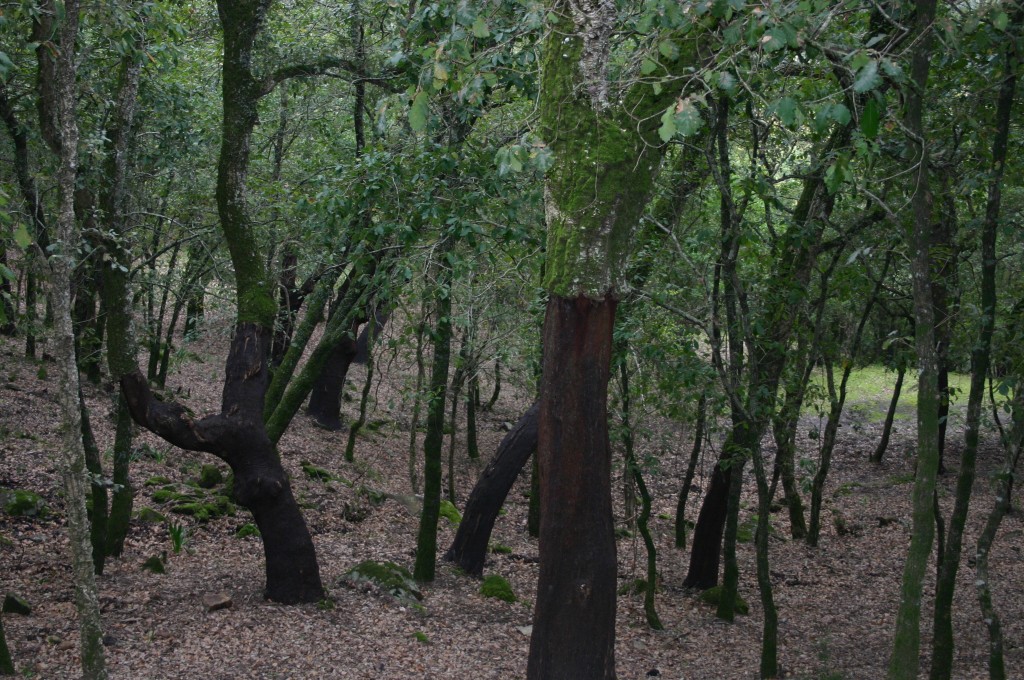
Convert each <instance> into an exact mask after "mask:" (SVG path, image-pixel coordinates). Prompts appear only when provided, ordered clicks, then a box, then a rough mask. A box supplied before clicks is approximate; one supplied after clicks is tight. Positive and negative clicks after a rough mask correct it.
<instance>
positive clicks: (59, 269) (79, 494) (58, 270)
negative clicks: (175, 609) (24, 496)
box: [44, 0, 107, 680]
mask: <svg viewBox="0 0 1024 680" xmlns="http://www.w3.org/2000/svg"><path fill="white" fill-rule="evenodd" d="M51 10H53V7H52V5H49V6H47V7H46V8H45V10H44V11H46V12H49V11H51ZM64 12H65V14H64V18H63V21H62V22H61V24H60V26H59V35H60V51H59V55H58V57H57V58H56V60H55V62H54V64H53V77H54V83H53V91H54V95H55V97H56V99H57V100H56V107H57V109H56V123H57V130H56V132H55V134H56V139H55V141H56V144H57V148H58V150H59V158H60V168H59V170H58V174H57V179H58V182H57V190H58V204H57V205H58V212H57V219H56V226H57V230H56V237H57V238H56V241H57V245H58V248H57V252H56V253H55V255H54V257H52V258H51V259H50V274H51V282H52V285H53V288H52V292H51V295H50V301H51V303H52V305H53V319H54V326H53V348H54V358H55V360H56V364H57V372H58V376H59V383H60V389H59V390H58V398H57V401H58V403H59V404H60V410H61V430H62V433H63V440H64V445H63V447H62V451H61V455H60V457H59V460H60V470H61V477H62V478H63V481H64V495H65V499H66V510H65V512H66V516H67V524H68V539H69V540H70V543H71V561H72V565H71V566H72V573H73V579H74V588H75V606H76V608H77V610H78V617H79V641H80V645H81V648H80V654H81V659H82V675H83V677H85V678H87V679H88V680H97V679H102V678H106V677H107V670H106V660H105V657H104V653H103V642H102V638H103V630H102V626H101V622H100V608H99V597H98V593H97V589H96V576H95V574H94V573H93V568H94V565H93V559H92V543H91V540H90V536H89V516H88V512H87V510H86V495H87V494H88V493H89V488H90V480H89V475H88V473H87V471H86V465H85V449H84V448H83V444H82V423H81V411H80V404H79V399H78V395H79V389H80V387H79V379H78V365H77V362H76V360H75V336H74V329H73V328H72V322H71V313H72V310H71V277H72V274H73V267H74V260H73V259H72V258H73V252H74V249H73V248H74V247H73V244H77V243H78V236H79V234H78V228H77V227H78V225H77V223H76V221H75V208H74V201H75V198H74V197H75V179H76V178H77V176H78V121H77V118H76V115H77V114H76V111H75V99H76V89H77V88H76V87H75V75H76V69H75V40H76V39H77V36H78V19H79V17H78V13H79V6H78V2H77V0H67V1H66V2H65V3H64Z"/></svg>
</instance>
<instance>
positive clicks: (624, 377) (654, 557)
mask: <svg viewBox="0 0 1024 680" xmlns="http://www.w3.org/2000/svg"><path fill="white" fill-rule="evenodd" d="M625 349H626V348H625V347H622V350H623V351H622V355H621V356H620V361H619V382H620V386H621V390H622V449H623V457H624V458H625V462H626V470H625V474H626V476H627V477H629V478H630V479H631V480H632V482H633V483H635V484H636V489H637V491H638V492H639V493H640V514H639V515H638V516H637V518H636V528H637V531H639V532H640V536H641V538H643V541H644V548H645V550H646V551H647V577H646V578H645V579H644V615H645V616H646V618H647V625H648V626H650V627H651V629H652V630H664V629H665V626H664V625H662V623H661V619H660V618H659V617H658V611H657V609H655V607H654V595H655V593H656V592H657V589H658V550H657V547H656V546H655V545H654V538H653V537H652V536H651V529H650V527H649V526H648V521H649V520H650V519H651V492H650V491H648V490H647V484H646V483H645V482H644V476H643V473H642V472H641V470H640V464H639V463H638V462H637V460H636V451H635V450H634V440H633V423H632V421H631V413H630V405H631V401H630V395H629V369H628V367H627V366H626V358H627V357H626V353H625Z"/></svg>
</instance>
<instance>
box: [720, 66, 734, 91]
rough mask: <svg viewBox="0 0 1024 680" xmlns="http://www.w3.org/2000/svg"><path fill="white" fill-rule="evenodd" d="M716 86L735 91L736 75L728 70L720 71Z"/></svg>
mask: <svg viewBox="0 0 1024 680" xmlns="http://www.w3.org/2000/svg"><path fill="white" fill-rule="evenodd" d="M718 87H720V88H721V89H723V90H725V91H726V92H735V90H736V76H734V75H733V74H731V73H729V72H728V71H720V72H719V74H718Z"/></svg>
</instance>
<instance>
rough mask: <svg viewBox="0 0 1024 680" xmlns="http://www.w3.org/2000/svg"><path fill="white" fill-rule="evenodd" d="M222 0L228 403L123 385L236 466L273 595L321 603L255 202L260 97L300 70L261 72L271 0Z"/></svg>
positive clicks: (221, 185) (162, 421)
mask: <svg viewBox="0 0 1024 680" xmlns="http://www.w3.org/2000/svg"><path fill="white" fill-rule="evenodd" d="M217 6H218V11H219V15H220V20H221V26H222V27H223V35H224V61H223V72H222V75H221V86H222V94H223V103H224V118H223V131H222V135H221V149H220V158H219V162H218V166H217V194H216V195H217V212H218V216H219V217H220V224H221V228H222V229H223V231H224V237H225V240H226V242H227V245H228V249H229V251H230V253H231V262H232V264H233V265H234V270H235V285H236V292H237V295H236V305H237V322H236V324H235V328H234V334H233V338H232V342H231V348H230V351H229V353H228V358H227V365H226V370H225V376H224V391H223V398H222V402H221V410H220V413H217V414H215V415H210V416H206V417H205V418H201V419H196V418H194V417H192V416H191V414H189V413H188V412H187V411H186V410H185V409H184V408H182V407H181V406H179V405H177V404H174V403H169V402H161V401H158V400H157V399H155V398H154V397H153V395H152V393H151V392H150V389H149V384H148V382H147V381H146V378H145V376H143V375H142V374H141V373H140V372H138V371H135V372H133V373H130V374H128V375H126V376H124V377H123V378H122V379H121V388H122V390H123V392H124V394H125V397H126V399H127V401H128V406H129V410H130V411H131V414H132V418H133V419H135V421H136V422H138V423H139V424H140V425H142V426H143V427H145V428H147V429H149V430H151V431H153V432H154V433H156V434H157V435H159V436H161V437H163V438H164V439H166V440H167V441H168V442H170V443H172V444H175V445H177V446H179V447H181V448H184V449H188V450H192V451H205V452H207V453H211V454H213V455H216V456H217V457H218V458H220V459H221V460H223V461H224V462H225V463H227V464H228V466H229V467H230V468H231V470H232V472H233V473H234V480H235V481H234V496H235V500H237V501H238V503H240V504H241V505H243V506H244V507H246V508H248V509H249V510H250V511H251V512H252V514H253V517H254V519H255V520H256V524H257V526H258V527H259V529H260V534H261V536H262V538H263V551H264V555H265V556H266V578H267V580H266V589H265V595H266V597H267V598H268V599H272V600H275V601H277V602H282V603H297V602H315V601H317V600H320V599H321V598H323V596H324V589H323V585H322V583H321V581H320V570H319V566H318V564H317V559H316V551H315V549H314V546H313V540H312V538H311V536H310V534H309V530H308V528H307V527H306V523H305V520H304V519H303V517H302V513H301V512H300V510H299V506H298V504H297V503H296V501H295V497H294V496H293V495H292V491H291V486H290V484H289V481H288V475H287V473H286V472H285V470H284V468H283V467H282V465H281V461H280V459H279V458H278V456H277V451H276V450H275V448H274V444H273V441H272V440H271V439H270V437H269V436H268V433H267V429H266V428H265V427H264V424H263V402H264V398H265V395H266V392H267V386H268V382H269V380H268V366H267V360H268V357H269V355H270V342H271V334H272V328H273V323H274V317H275V314H276V304H275V302H274V296H273V290H272V285H271V280H270V276H269V273H268V272H267V271H266V268H265V267H264V264H263V258H262V257H261V254H260V246H259V242H258V240H257V238H256V234H255V230H254V228H253V225H252V221H251V219H250V216H249V214H248V205H247V201H246V193H247V191H246V178H247V174H248V167H249V152H250V142H251V139H252V131H253V128H254V127H255V125H256V122H257V118H258V115H257V113H258V103H259V100H260V98H261V97H263V95H265V94H268V93H270V92H271V91H272V90H273V88H274V87H275V86H276V85H277V84H278V83H279V82H280V81H281V80H283V79H285V78H287V77H289V76H290V75H291V74H294V72H295V71H294V69H284V70H283V71H278V72H275V73H274V74H272V75H270V76H264V77H263V78H261V79H258V78H257V77H256V75H255V73H254V71H253V49H254V45H255V42H256V39H257V36H258V34H259V33H260V31H261V30H262V28H263V27H264V24H265V21H266V13H267V10H268V8H269V6H270V0H232V1H230V2H229V1H228V0H220V1H219V2H218V3H217ZM302 72H303V73H308V71H305V70H303V71H302Z"/></svg>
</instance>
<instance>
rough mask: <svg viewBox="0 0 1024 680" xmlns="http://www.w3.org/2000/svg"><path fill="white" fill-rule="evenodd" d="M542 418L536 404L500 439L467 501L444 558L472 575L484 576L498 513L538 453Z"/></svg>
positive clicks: (538, 403)
mask: <svg viewBox="0 0 1024 680" xmlns="http://www.w3.org/2000/svg"><path fill="white" fill-rule="evenodd" d="M539 416H540V402H534V404H533V406H531V407H530V408H529V409H528V410H527V411H526V413H524V414H523V415H522V416H521V417H520V418H519V421H518V422H517V423H516V424H515V427H513V428H512V430H511V431H510V432H509V433H508V434H506V435H505V437H504V438H503V439H502V440H501V444H499V445H498V451H497V453H495V454H494V458H493V459H492V460H491V462H490V463H489V464H488V465H487V468H486V469H484V471H483V474H481V475H480V479H478V480H477V482H476V486H474V487H473V491H472V493H470V495H469V500H467V501H466V508H465V510H464V512H463V514H462V522H460V523H459V528H458V530H457V531H456V532H455V540H453V541H452V545H451V547H450V548H448V551H447V552H446V553H445V554H444V559H445V560H447V561H448V562H454V563H455V564H456V565H457V566H458V567H459V568H460V569H462V570H463V571H464V572H466V573H467V574H470V575H471V576H480V575H482V574H483V570H484V560H485V559H486V557H487V544H488V542H489V541H490V539H491V531H492V530H493V529H494V523H495V521H496V520H497V519H498V513H499V512H500V510H501V507H502V506H503V505H504V504H505V499H506V498H507V497H508V492H509V491H510V490H511V489H512V485H513V484H515V481H516V479H517V478H518V477H519V474H520V472H522V470H523V467H524V466H525V465H526V461H527V460H529V458H530V456H531V455H533V452H534V451H536V450H537V436H538V435H537V428H538V424H539Z"/></svg>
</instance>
